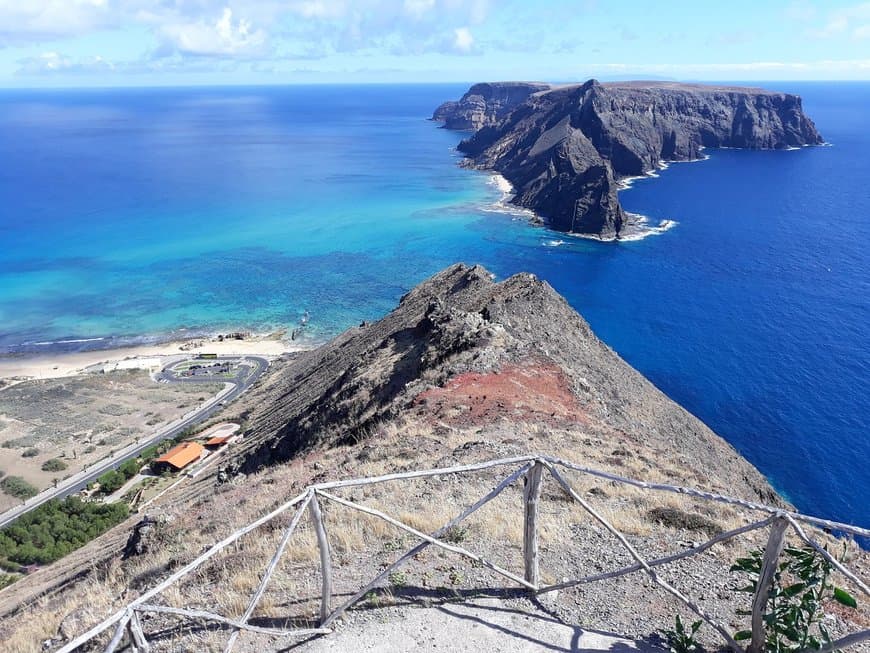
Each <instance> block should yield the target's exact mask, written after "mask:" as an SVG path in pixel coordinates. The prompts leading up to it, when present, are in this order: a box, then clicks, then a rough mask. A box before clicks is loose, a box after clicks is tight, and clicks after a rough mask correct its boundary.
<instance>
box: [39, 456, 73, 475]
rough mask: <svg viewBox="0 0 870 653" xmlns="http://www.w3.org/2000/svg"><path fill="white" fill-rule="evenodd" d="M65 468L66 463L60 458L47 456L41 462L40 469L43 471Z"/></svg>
mask: <svg viewBox="0 0 870 653" xmlns="http://www.w3.org/2000/svg"><path fill="white" fill-rule="evenodd" d="M66 468H67V464H66V463H65V462H64V461H62V460H61V459H60V458H49V459H48V460H46V461H45V462H44V463H42V471H44V472H62V471H63V470H65V469H66Z"/></svg>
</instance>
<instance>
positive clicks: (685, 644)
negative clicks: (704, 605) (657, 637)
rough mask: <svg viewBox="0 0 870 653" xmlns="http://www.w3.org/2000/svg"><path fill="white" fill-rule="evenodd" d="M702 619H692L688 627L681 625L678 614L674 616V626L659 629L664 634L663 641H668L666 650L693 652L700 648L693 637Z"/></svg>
mask: <svg viewBox="0 0 870 653" xmlns="http://www.w3.org/2000/svg"><path fill="white" fill-rule="evenodd" d="M702 623H703V621H701V620H700V619H698V621H693V622H692V625H691V626H689V629H688V630H686V627H685V626H684V625H683V620H682V619H680V615H677V616H676V617H674V627H673V628H666V629H664V630H660V631H659V632H660V633H661V634H662V635H664V636H665V641H667V643H668V650H669V651H670V652H671V653H694V652H695V651H698V650H700V648H701V647H700V645H699V644H698V641H697V640H696V639H695V635H696V634H697V632H698V629H699V628H700V627H701V624H702Z"/></svg>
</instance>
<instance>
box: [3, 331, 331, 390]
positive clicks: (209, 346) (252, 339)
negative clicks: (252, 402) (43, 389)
mask: <svg viewBox="0 0 870 653" xmlns="http://www.w3.org/2000/svg"><path fill="white" fill-rule="evenodd" d="M315 346H317V345H316V344H315V343H303V344H298V343H295V342H290V341H289V340H285V339H284V337H283V335H279V334H268V335H252V336H249V337H246V338H244V339H241V340H237V339H234V338H223V339H222V340H219V339H218V337H216V336H212V337H199V338H190V339H184V340H172V341H169V342H163V343H157V344H145V345H132V346H129V347H114V348H112V349H92V350H88V351H78V352H54V353H45V354H31V353H23V354H5V355H2V356H0V380H3V381H25V380H34V379H54V378H62V377H69V376H76V375H78V374H82V373H83V372H84V371H85V370H86V369H87V368H89V367H92V366H94V365H99V364H106V365H110V364H113V363H119V362H121V361H125V360H131V359H138V358H161V359H162V358H165V357H170V356H184V355H190V354H196V353H205V352H207V353H215V354H218V355H219V356H229V355H240V356H250V355H261V356H266V357H277V356H281V355H282V354H287V353H292V352H298V351H306V350H308V349H312V348H313V347H315ZM7 387H8V384H7Z"/></svg>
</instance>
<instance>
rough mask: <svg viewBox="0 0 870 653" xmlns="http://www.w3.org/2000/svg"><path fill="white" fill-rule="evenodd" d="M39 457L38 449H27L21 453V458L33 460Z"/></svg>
mask: <svg viewBox="0 0 870 653" xmlns="http://www.w3.org/2000/svg"><path fill="white" fill-rule="evenodd" d="M38 455H39V449H37V448H36V447H28V448H27V449H25V450H24V451H22V452H21V457H22V458H34V457H36V456H38Z"/></svg>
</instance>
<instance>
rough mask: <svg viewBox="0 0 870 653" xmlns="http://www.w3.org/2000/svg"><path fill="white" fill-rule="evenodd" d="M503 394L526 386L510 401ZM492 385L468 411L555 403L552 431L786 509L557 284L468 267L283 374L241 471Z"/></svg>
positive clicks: (265, 392) (434, 281) (240, 456)
mask: <svg viewBox="0 0 870 653" xmlns="http://www.w3.org/2000/svg"><path fill="white" fill-rule="evenodd" d="M500 379H501V380H502V381H504V383H499V380H500ZM535 379H537V381H540V383H538V384H537V385H535ZM487 380H488V381H487ZM555 384H559V385H560V386H561V387H560V388H554V387H552V386H554V385H555ZM501 385H505V386H511V387H513V386H517V387H520V386H522V388H525V389H521V391H520V393H519V394H520V395H522V397H521V398H520V399H517V398H513V399H509V398H508V397H510V396H511V395H510V394H509V393H505V392H503V388H500V386H501ZM481 387H485V388H486V389H484V390H483V391H482V393H483V394H482V395H479V396H477V398H476V399H466V400H463V401H462V402H460V403H461V404H463V406H461V407H459V408H457V410H459V411H460V414H461V415H464V416H468V417H469V418H475V416H478V417H479V416H480V415H484V414H487V413H488V410H487V405H488V404H487V402H489V403H493V404H494V403H498V404H503V406H502V408H503V410H504V412H503V413H502V415H501V417H500V419H502V418H503V419H508V420H513V421H514V423H517V422H519V421H522V419H523V418H522V415H523V414H526V412H527V411H530V410H534V402H535V401H536V399H538V398H540V397H541V396H544V399H546V401H542V402H539V403H540V404H541V406H542V407H544V408H543V410H542V412H540V413H539V414H536V415H535V417H534V418H533V419H532V421H533V422H534V423H536V424H538V425H544V424H547V421H548V420H557V421H558V420H562V421H561V422H560V424H561V428H567V429H568V430H574V429H578V428H579V429H581V430H582V431H583V432H585V433H589V432H590V430H591V429H595V428H601V429H605V430H607V431H608V432H611V433H619V434H622V435H620V437H629V438H630V439H631V441H632V442H636V443H638V446H643V447H654V448H657V449H658V450H660V451H667V452H669V453H668V454H667V455H668V456H669V457H670V458H671V459H673V460H680V459H682V458H683V457H685V461H686V462H685V464H686V466H687V467H689V466H690V465H695V466H696V468H697V469H716V470H717V474H718V475H719V478H720V479H721V482H722V486H721V487H722V488H723V489H724V488H728V489H729V491H731V492H740V493H742V494H744V495H746V496H753V497H755V498H761V499H763V500H766V501H777V500H778V499H777V497H776V495H775V493H774V492H773V490H772V489H771V488H770V486H769V485H768V484H767V482H766V481H765V480H764V478H763V477H762V476H761V474H759V473H758V472H757V471H756V470H755V469H754V468H753V467H752V466H751V465H750V464H749V463H748V462H746V461H745V460H744V459H743V458H741V457H740V456H739V455H738V454H737V452H736V451H735V450H734V449H733V448H732V447H731V446H730V445H728V444H727V443H725V442H724V441H723V440H722V439H721V438H719V437H718V436H717V435H715V434H714V433H713V432H712V431H710V429H708V428H707V427H706V426H704V424H702V423H701V422H700V421H699V420H698V419H697V418H695V417H693V416H692V415H690V414H689V413H688V412H686V411H685V410H684V409H683V408H681V407H680V406H678V405H677V404H676V403H674V402H673V401H671V400H670V399H668V398H667V397H666V396H665V395H664V394H662V393H661V392H660V391H659V390H658V389H656V388H655V387H654V386H653V385H652V384H651V383H650V382H649V381H647V380H646V379H645V378H644V377H643V376H642V375H641V374H640V373H638V372H637V371H635V370H634V369H633V368H632V367H630V366H629V365H628V364H627V363H625V362H624V361H623V360H622V359H621V358H620V357H619V356H618V355H617V354H616V353H615V352H613V351H612V350H611V349H610V348H609V347H608V346H607V345H605V344H604V343H603V342H601V341H600V340H599V339H598V338H597V337H596V336H595V335H594V333H593V332H592V330H591V329H590V327H589V325H588V324H587V323H586V322H585V320H583V318H582V317H580V316H579V315H578V314H577V313H576V312H575V311H574V309H572V308H571V307H570V306H569V305H568V303H567V302H566V301H565V300H564V299H563V298H562V297H561V296H559V295H558V294H557V293H556V291H555V290H553V288H551V287H550V286H549V285H548V284H547V283H545V282H543V281H541V280H539V279H537V278H536V277H534V276H533V275H529V274H520V275H516V276H513V277H511V278H509V279H507V280H506V281H503V282H501V283H495V282H494V281H493V279H492V275H490V273H488V272H487V271H486V270H485V269H483V268H481V267H479V266H474V267H468V266H465V265H454V266H452V267H450V268H448V269H446V270H444V271H443V272H441V273H439V274H437V275H435V276H434V277H432V278H431V279H429V280H428V281H425V282H423V283H422V284H420V285H419V286H417V287H416V288H415V289H413V290H412V291H411V292H409V293H408V294H407V295H405V296H404V297H403V298H402V300H401V302H400V303H399V305H398V307H397V308H396V309H395V310H393V311H392V312H391V313H389V314H388V315H387V316H385V317H384V318H383V319H381V320H379V321H378V322H375V323H371V324H364V325H361V326H360V327H357V328H354V329H351V330H349V331H347V332H345V333H344V334H343V335H341V336H339V337H338V338H336V339H335V340H333V341H331V342H329V343H327V344H325V345H323V346H322V347H320V348H318V349H316V350H313V351H310V352H304V353H302V354H300V355H299V357H298V358H296V359H295V360H294V361H292V362H291V363H290V364H288V365H287V366H286V367H285V368H284V369H282V370H280V371H278V372H277V373H275V374H274V375H272V376H270V377H269V379H268V380H267V381H266V382H265V383H264V384H263V385H262V386H261V387H259V388H258V389H257V390H256V391H255V392H252V393H251V394H250V396H249V397H248V398H247V403H248V405H249V407H250V408H249V411H246V412H245V413H244V414H243V415H241V418H242V419H244V420H245V421H246V424H247V425H248V427H247V429H246V432H247V435H246V437H245V438H244V440H243V442H244V444H243V445H241V446H240V447H239V448H238V449H237V453H236V460H237V462H238V466H237V468H236V470H233V471H240V472H244V473H252V472H256V471H257V470H259V469H261V468H262V467H264V466H266V465H272V464H275V463H277V462H282V461H287V460H291V459H293V458H295V457H297V456H298V455H299V454H301V453H303V452H305V451H307V450H311V449H313V448H318V449H333V448H335V447H336V446H344V445H350V444H354V443H357V442H360V441H361V440H365V439H366V438H367V437H369V434H371V433H374V432H376V431H377V429H378V427H379V425H380V424H383V423H385V422H388V421H390V420H393V419H396V418H398V417H399V416H407V415H408V414H409V413H411V412H414V411H415V410H421V411H424V412H425V413H426V414H427V415H428V416H429V417H431V416H432V413H431V411H432V410H435V408H434V406H437V404H438V403H439V402H440V401H442V400H444V399H446V398H447V397H448V396H449V395H451V393H453V394H454V395H455V393H456V392H459V393H460V394H462V393H464V392H465V391H466V390H468V389H469V388H477V389H478V390H479V389H480V388H481ZM493 400H495V401H493ZM466 404H467V405H466ZM436 412H437V411H436ZM448 412H450V411H448ZM436 417H437V416H436ZM455 419H459V418H458V417H456V416H453V417H451V416H447V415H442V416H440V417H437V420H438V421H439V423H454V421H455ZM552 425H553V424H551V426H552ZM566 425H567V426H566ZM375 446H377V442H375ZM529 446H533V445H529Z"/></svg>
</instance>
